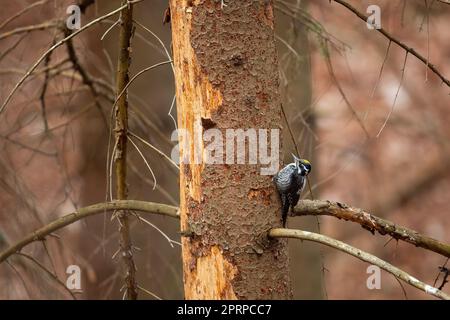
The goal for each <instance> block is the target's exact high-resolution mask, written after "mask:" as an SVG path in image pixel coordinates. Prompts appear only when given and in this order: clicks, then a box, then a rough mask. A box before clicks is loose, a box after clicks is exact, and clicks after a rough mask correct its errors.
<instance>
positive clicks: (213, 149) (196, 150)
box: [171, 125, 280, 175]
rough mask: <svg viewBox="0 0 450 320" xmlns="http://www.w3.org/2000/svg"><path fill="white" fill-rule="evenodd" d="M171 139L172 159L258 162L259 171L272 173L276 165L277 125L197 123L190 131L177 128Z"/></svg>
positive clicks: (278, 148)
mask: <svg viewBox="0 0 450 320" xmlns="http://www.w3.org/2000/svg"><path fill="white" fill-rule="evenodd" d="M171 139H172V141H178V144H177V145H176V146H175V147H174V148H173V149H172V153H171V158H172V160H173V161H174V162H176V163H180V162H181V163H184V164H188V163H190V164H192V163H193V164H250V165H260V166H261V168H260V174H261V175H273V174H275V173H277V172H278V169H279V156H280V130H279V129H254V128H249V129H222V130H220V129H217V128H211V129H207V130H203V128H202V127H201V125H194V132H193V134H191V133H190V132H189V131H187V130H185V129H178V130H175V131H174V132H173V133H172V137H171ZM180 145H182V148H181V150H182V155H181V157H180Z"/></svg>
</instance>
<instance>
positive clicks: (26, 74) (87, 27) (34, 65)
mask: <svg viewBox="0 0 450 320" xmlns="http://www.w3.org/2000/svg"><path fill="white" fill-rule="evenodd" d="M141 1H143V0H133V1H129V2H128V3H127V4H125V5H123V6H121V7H119V8H117V9H116V10H113V11H111V12H109V13H107V14H105V15H103V16H101V17H99V18H97V19H94V20H92V21H91V22H89V23H87V24H86V25H84V26H83V27H82V28H80V29H78V30H77V31H75V32H73V33H72V34H70V35H69V36H67V37H65V38H63V39H61V40H59V41H58V42H56V43H55V44H54V45H53V46H51V47H50V48H49V49H48V50H47V51H45V52H44V54H43V55H41V56H40V57H39V59H38V60H37V61H36V62H35V63H34V64H33V65H32V66H31V67H30V69H28V71H27V72H26V73H25V75H23V76H22V78H21V79H20V80H19V82H17V83H16V85H15V86H14V88H13V89H12V90H11V92H10V93H9V94H8V96H7V97H6V100H5V101H4V102H3V104H2V105H1V107H0V114H1V113H2V112H3V111H4V110H5V108H6V106H7V104H8V103H9V101H11V98H12V97H13V95H14V94H15V93H16V91H17V90H18V89H19V88H20V86H21V85H22V84H23V83H24V81H25V79H26V78H28V77H29V76H30V74H32V73H33V71H34V70H36V68H37V67H38V66H39V64H40V63H41V62H42V61H43V60H44V59H45V57H46V56H47V55H48V54H50V52H52V51H53V50H55V49H56V48H58V47H60V46H61V45H63V44H64V43H65V42H67V40H69V39H72V38H73V37H75V36H76V35H78V34H80V33H81V32H83V31H86V30H87V29H89V28H90V27H92V26H94V25H96V24H97V23H99V22H100V21H102V20H105V19H107V18H109V17H111V16H113V15H115V14H117V13H118V12H121V11H122V10H124V9H126V8H127V7H128V5H130V4H133V3H138V2H141Z"/></svg>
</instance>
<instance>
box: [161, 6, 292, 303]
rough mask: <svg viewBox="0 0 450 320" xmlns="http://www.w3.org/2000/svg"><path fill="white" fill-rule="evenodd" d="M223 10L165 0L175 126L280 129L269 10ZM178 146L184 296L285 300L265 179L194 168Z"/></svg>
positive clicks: (254, 173) (279, 243) (242, 168)
mask: <svg viewBox="0 0 450 320" xmlns="http://www.w3.org/2000/svg"><path fill="white" fill-rule="evenodd" d="M226 5H227V6H225V7H223V8H221V3H220V1H214V0H196V1H188V0H171V1H170V12H171V15H172V17H171V21H172V41H173V55H174V65H175V73H176V75H175V77H176V95H177V113H178V124H179V128H180V129H187V130H188V131H189V132H190V133H191V136H193V135H194V131H195V130H199V131H200V132H203V131H204V130H206V129H209V128H217V129H219V130H221V131H222V133H223V137H224V138H225V133H224V130H225V129H227V128H242V129H246V128H255V129H259V128H261V129H279V128H280V124H281V112H280V97H279V92H278V84H279V83H278V82H279V80H278V61H277V55H276V50H275V44H274V30H273V23H274V17H273V7H272V1H263V0H260V1H259V0H252V1H229V2H226ZM180 140H181V141H180V154H181V157H183V155H185V154H187V152H189V154H190V159H191V161H190V163H186V164H181V167H180V169H181V170H180V218H181V230H182V231H185V232H186V231H189V232H190V233H191V235H190V236H188V237H184V239H183V241H182V244H183V246H182V252H183V270H184V288H185V297H186V298H187V299H277V298H278V299H286V298H290V297H291V285H290V279H289V272H288V268H289V264H288V263H289V261H288V254H287V243H286V241H285V240H275V239H269V238H268V237H267V232H268V231H269V230H270V229H271V228H273V227H276V226H279V225H280V204H279V200H278V196H277V194H276V191H275V188H274V186H273V184H272V180H271V178H272V177H271V176H264V175H261V174H260V165H249V164H245V165H242V164H241V165H238V164H230V165H226V164H195V163H194V143H193V141H192V139H191V143H190V144H186V146H185V145H184V141H183V136H181V137H180ZM203 147H204V145H203V143H200V147H199V151H200V152H202V150H203ZM224 152H225V150H224ZM247 159H248V158H247ZM247 163H248V162H247Z"/></svg>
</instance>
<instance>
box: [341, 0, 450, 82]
mask: <svg viewBox="0 0 450 320" xmlns="http://www.w3.org/2000/svg"><path fill="white" fill-rule="evenodd" d="M333 1H334V2H336V3H339V4H340V5H342V6H344V7H345V8H347V9H348V10H350V11H351V12H353V13H354V14H355V15H356V16H357V17H358V18H360V19H361V20H363V21H364V23H366V22H367V19H368V16H366V15H365V14H363V13H361V12H359V11H358V10H357V9H356V8H355V7H353V6H352V5H350V4H349V3H347V2H345V1H343V0H333ZM441 2H443V1H441ZM444 2H445V3H447V0H445V1H444ZM444 2H443V3H444ZM376 30H377V31H378V32H379V33H381V34H382V35H383V36H385V37H386V38H388V39H389V40H390V41H392V42H394V43H395V44H397V45H398V46H399V47H401V48H403V50H405V51H406V52H407V53H410V54H412V55H413V56H415V57H416V58H417V59H419V60H420V61H422V62H423V63H424V64H425V65H426V66H427V67H428V68H429V69H430V70H431V71H432V72H433V73H434V74H436V75H437V76H438V77H439V78H440V79H441V80H442V82H443V83H445V84H446V85H447V86H448V87H450V80H449V79H447V78H446V77H444V75H443V74H442V73H441V72H440V71H439V70H438V69H437V68H436V67H435V65H434V64H432V63H430V61H429V60H428V59H427V58H425V57H424V56H422V55H421V54H420V53H418V52H417V51H416V50H415V49H414V48H411V47H408V46H407V45H406V44H404V43H403V42H401V41H400V40H398V39H397V38H395V37H394V36H392V35H391V34H390V33H389V32H387V31H386V30H384V29H383V28H379V29H376Z"/></svg>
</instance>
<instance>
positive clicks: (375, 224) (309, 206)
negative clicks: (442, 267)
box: [293, 200, 450, 257]
mask: <svg viewBox="0 0 450 320" xmlns="http://www.w3.org/2000/svg"><path fill="white" fill-rule="evenodd" d="M293 214H294V215H295V216H305V215H313V216H317V215H327V216H332V217H335V218H338V219H344V220H346V221H352V222H356V223H359V224H360V225H361V226H362V227H363V228H364V229H367V230H369V231H370V232H372V234H373V233H375V231H377V232H378V233H379V234H381V235H386V234H388V235H390V236H391V237H393V238H394V239H397V240H403V241H405V242H408V243H411V244H413V245H415V246H416V247H421V248H424V249H428V250H431V251H434V252H436V253H439V254H441V255H443V256H445V257H450V245H449V244H446V243H443V242H440V241H438V240H435V239H433V238H430V237H427V236H424V235H422V234H420V233H418V232H417V231H414V230H411V229H408V228H406V227H402V226H399V225H396V224H395V223H393V222H391V221H388V220H385V219H382V218H379V217H377V216H374V215H372V214H370V213H368V212H366V211H364V210H362V209H359V208H353V207H350V206H348V205H346V204H343V203H339V202H332V201H326V200H303V201H300V202H299V204H298V205H297V207H296V208H295V211H294V213H293Z"/></svg>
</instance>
